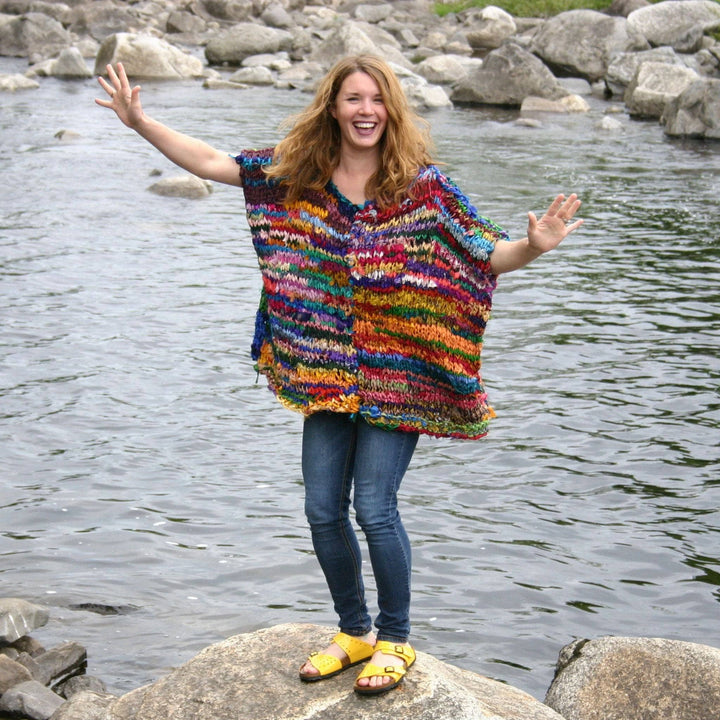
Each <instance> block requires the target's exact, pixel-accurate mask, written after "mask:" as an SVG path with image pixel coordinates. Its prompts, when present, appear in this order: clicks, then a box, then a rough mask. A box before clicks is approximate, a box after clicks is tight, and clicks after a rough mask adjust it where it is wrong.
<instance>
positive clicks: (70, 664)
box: [18, 642, 87, 685]
mask: <svg viewBox="0 0 720 720" xmlns="http://www.w3.org/2000/svg"><path fill="white" fill-rule="evenodd" d="M28 657H29V656H28ZM32 660H33V662H34V665H35V666H36V668H37V669H36V670H34V671H32V673H33V678H34V679H35V680H37V681H39V682H41V683H42V684H43V685H51V684H52V683H55V682H61V681H63V680H65V679H67V678H69V677H71V676H73V675H77V674H78V673H79V672H81V671H82V670H83V669H84V668H85V665H86V663H87V651H86V650H85V648H84V647H83V646H82V645H78V643H75V642H67V643H63V644H62V645H58V647H55V648H52V649H50V650H48V651H47V652H44V653H42V655H36V656H35V657H34V658H32ZM18 662H22V659H21V658H18Z"/></svg>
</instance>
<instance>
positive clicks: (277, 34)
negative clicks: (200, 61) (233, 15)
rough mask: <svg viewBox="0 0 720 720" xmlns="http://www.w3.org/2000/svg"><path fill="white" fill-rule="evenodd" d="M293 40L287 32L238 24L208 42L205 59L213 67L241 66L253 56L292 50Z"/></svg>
mask: <svg viewBox="0 0 720 720" xmlns="http://www.w3.org/2000/svg"><path fill="white" fill-rule="evenodd" d="M292 39H293V38H292V35H291V34H290V33H289V32H287V31H286V30H278V29H276V28H269V27H265V26H264V25H256V24H254V23H238V24H237V25H233V26H232V27H231V28H229V29H228V30H225V31H224V32H222V33H220V34H219V35H218V36H217V37H214V38H212V39H211V40H210V42H208V44H207V46H206V47H205V57H206V58H207V61H208V62H209V63H210V64H211V65H223V64H227V65H240V64H241V63H242V61H243V60H244V59H245V58H247V57H249V56H251V55H261V54H263V53H276V52H278V51H279V50H290V48H291V46H292Z"/></svg>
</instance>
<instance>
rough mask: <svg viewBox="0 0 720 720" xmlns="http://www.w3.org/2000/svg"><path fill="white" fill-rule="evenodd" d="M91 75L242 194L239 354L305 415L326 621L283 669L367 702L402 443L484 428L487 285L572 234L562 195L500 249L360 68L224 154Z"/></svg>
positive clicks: (401, 559)
mask: <svg viewBox="0 0 720 720" xmlns="http://www.w3.org/2000/svg"><path fill="white" fill-rule="evenodd" d="M108 77H109V82H108V81H106V80H104V79H101V80H100V84H101V86H102V87H103V89H104V90H105V91H106V92H107V94H108V96H109V98H110V99H109V100H98V101H97V102H98V104H100V105H102V106H103V107H107V108H111V109H113V110H114V111H115V112H116V113H117V115H118V116H119V118H120V119H121V120H122V122H123V123H125V124H126V125H128V126H129V127H132V128H134V129H135V130H136V131H137V132H138V133H139V134H140V135H141V136H142V137H144V138H145V139H147V140H148V141H149V142H151V143H152V144H153V145H154V146H155V147H157V148H158V149H159V150H160V151H161V152H163V153H164V154H165V155H166V156H167V157H168V158H170V159H171V160H172V161H173V162H175V163H177V164H178V165H180V166H181V167H183V168H185V169H187V170H189V171H190V172H193V173H195V174H198V175H200V176H202V177H204V178H208V179H212V180H216V181H218V182H223V183H227V184H229V185H241V186H242V187H243V192H244V195H245V202H246V211H247V217H248V224H249V227H250V230H251V233H252V237H253V244H254V248H255V251H256V253H257V256H258V261H259V266H260V270H261V273H262V279H263V291H262V296H261V300H260V307H259V310H258V313H257V317H256V324H255V338H254V341H253V348H252V351H253V352H252V354H253V359H254V360H255V361H256V362H257V367H258V369H259V371H260V372H262V373H263V374H264V375H265V376H266V378H267V380H268V383H269V386H270V388H271V389H272V391H273V392H274V393H275V395H276V396H277V398H278V400H279V401H280V402H281V403H282V404H283V405H284V406H286V407H288V408H290V409H292V410H295V411H298V412H301V413H302V414H303V415H304V416H305V421H304V430H303V442H302V471H303V480H304V484H305V513H306V516H307V519H308V522H309V524H310V529H311V535H312V541H313V547H314V549H315V553H316V555H317V558H318V560H319V562H320V565H321V567H322V570H323V572H324V575H325V578H326V580H327V583H328V587H329V590H330V594H331V595H332V599H333V603H334V607H335V610H336V612H337V614H338V616H339V627H340V632H339V633H338V634H336V635H335V637H334V638H333V640H332V642H331V643H330V645H329V646H328V648H327V649H326V650H324V651H323V652H322V653H316V654H314V655H312V656H311V657H310V658H309V659H308V661H307V662H306V663H305V664H304V665H303V666H302V667H301V668H300V672H299V675H300V678H301V679H302V680H304V681H306V682H313V681H318V680H322V679H325V678H327V677H331V676H333V675H336V674H337V673H338V672H341V671H343V670H344V669H345V668H347V667H350V666H351V665H355V664H358V663H360V662H363V661H365V660H370V662H369V663H368V664H367V665H366V667H365V668H364V669H363V670H362V672H361V673H360V674H359V676H358V678H357V680H356V682H355V686H354V689H355V691H356V692H357V693H359V694H373V695H374V694H379V693H384V692H386V691H388V690H390V689H392V688H394V687H396V686H397V685H399V684H400V683H401V682H402V680H403V678H404V676H405V674H406V672H407V671H408V669H409V668H410V666H411V665H412V664H413V663H414V662H415V652H414V650H413V649H412V647H411V646H410V644H409V642H408V638H409V634H410V580H411V552H410V541H409V539H408V536H407V534H406V532H405V529H404V526H403V523H402V521H401V518H400V515H399V512H398V502H397V493H398V489H399V487H400V484H401V482H402V479H403V477H404V475H405V472H406V470H407V468H408V465H409V463H410V461H411V458H412V456H413V453H414V450H415V446H416V444H417V441H418V437H419V435H420V434H421V433H422V434H427V435H436V436H441V437H458V438H466V439H475V438H480V437H483V436H484V435H485V434H486V433H487V426H488V423H489V421H490V419H491V418H492V417H493V416H494V413H493V411H492V408H491V407H490V406H489V404H488V401H487V396H486V394H485V390H484V387H483V383H482V379H481V376H480V366H481V360H480V353H481V349H482V338H483V334H484V331H485V326H486V323H487V321H488V319H489V316H490V308H491V304H492V294H493V291H494V289H495V285H496V275H497V274H498V273H500V272H509V271H511V270H514V269H516V268H519V267H522V266H523V265H525V264H527V263H528V262H530V261H531V260H533V259H534V258H536V257H538V256H539V255H541V254H542V253H545V252H548V251H549V250H552V249H553V248H555V247H556V246H557V245H558V244H559V243H560V242H561V241H562V240H563V239H564V238H565V237H566V236H567V235H568V234H569V233H570V232H572V231H573V230H574V229H576V228H577V227H579V226H580V224H581V222H582V221H580V220H578V221H574V220H573V218H574V215H575V213H576V212H577V210H578V208H579V206H580V202H579V200H578V199H577V197H576V196H575V195H571V196H570V197H569V198H567V199H566V198H565V197H564V196H563V195H559V196H558V197H557V198H556V199H555V200H554V202H553V203H552V204H551V205H550V207H549V209H548V210H547V212H546V213H545V215H544V216H543V217H542V218H541V219H540V220H538V219H537V218H536V217H535V215H534V214H532V213H529V214H528V237H526V238H524V239H523V240H520V241H518V242H510V241H509V238H508V237H507V235H506V233H504V232H503V231H502V230H501V229H500V228H499V227H498V226H497V225H495V224H494V223H492V222H491V221H489V220H487V219H486V218H484V217H482V216H481V215H480V214H479V213H478V212H477V210H476V209H475V208H474V207H473V206H472V205H471V204H470V202H469V200H468V198H467V197H466V196H465V195H464V194H463V193H462V191H461V190H460V189H459V188H458V187H457V185H456V184H455V183H454V182H453V181H452V180H451V179H450V178H449V177H447V176H446V175H444V174H443V173H441V172H440V170H439V169H438V168H437V167H436V166H435V165H433V164H432V162H431V158H430V151H429V140H428V139H427V136H426V135H425V134H424V133H423V132H422V131H421V130H420V129H419V121H418V119H417V118H416V116H415V115H414V114H413V113H412V112H411V111H410V109H409V107H408V104H407V100H406V98H405V96H404V94H403V92H402V89H401V87H400V84H399V82H398V80H397V78H396V77H395V75H394V73H393V72H392V70H391V69H390V67H389V66H388V65H387V64H386V63H385V62H384V61H382V60H380V59H379V58H373V57H369V56H358V57H351V58H347V59H345V60H343V61H341V62H339V63H338V64H337V65H336V66H335V67H334V68H333V69H331V71H330V72H329V73H328V75H327V76H326V77H325V79H324V80H323V81H322V82H321V84H320V87H319V89H318V91H317V93H316V96H315V98H314V100H313V102H312V103H311V104H310V106H309V107H308V108H307V109H306V110H305V111H304V112H303V113H301V114H300V115H299V116H298V117H297V118H295V120H294V124H293V125H292V128H291V130H290V132H289V133H288V135H287V136H286V137H285V138H284V139H283V140H282V141H281V142H280V143H279V144H278V145H277V146H276V147H275V148H266V149H264V150H245V151H243V152H241V153H240V154H238V155H237V156H236V157H234V158H232V157H231V158H228V156H227V155H226V154H224V153H222V152H220V151H218V150H216V149H215V148H213V147H211V146H210V145H208V144H206V143H204V142H202V141H200V140H196V139H194V138H191V137H189V136H187V135H183V134H181V133H178V132H176V131H174V130H172V129H170V128H168V127H166V126H164V125H162V124H161V123H158V122H157V121H154V120H152V119H151V118H149V117H147V116H146V115H145V113H144V112H143V110H142V107H141V105H140V89H139V88H138V87H135V88H131V87H130V83H129V81H128V78H127V76H126V74H125V71H124V69H123V68H122V66H121V65H119V66H118V68H117V71H116V70H115V69H114V68H112V67H108ZM351 493H352V494H353V495H352V501H353V505H354V508H355V511H356V519H357V522H358V524H359V525H360V527H361V528H362V530H363V532H364V534H365V537H366V539H367V543H368V549H369V553H370V559H371V565H372V571H373V575H374V580H375V585H376V588H377V596H378V597H377V604H378V607H379V614H378V616H377V617H376V619H375V627H376V629H377V633H375V632H373V623H372V620H371V618H370V615H369V612H368V607H367V603H366V597H365V589H364V581H363V576H362V564H363V563H362V554H361V551H360V547H359V544H358V540H357V537H356V534H355V531H354V529H353V526H352V524H351V522H350V513H349V510H350V502H351Z"/></svg>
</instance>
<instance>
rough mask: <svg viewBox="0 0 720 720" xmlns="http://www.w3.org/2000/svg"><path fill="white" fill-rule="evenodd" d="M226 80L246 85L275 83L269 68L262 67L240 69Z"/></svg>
mask: <svg viewBox="0 0 720 720" xmlns="http://www.w3.org/2000/svg"><path fill="white" fill-rule="evenodd" d="M228 80H229V81H230V82H234V83H243V84H246V85H272V84H273V83H274V82H275V78H274V76H273V74H272V71H271V70H270V68H267V67H263V66H257V67H243V68H240V69H239V70H237V71H235V72H234V73H233V74H232V75H231V76H230V77H229V78H228Z"/></svg>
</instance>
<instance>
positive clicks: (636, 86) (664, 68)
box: [625, 62, 698, 118]
mask: <svg viewBox="0 0 720 720" xmlns="http://www.w3.org/2000/svg"><path fill="white" fill-rule="evenodd" d="M697 77H698V74H697V73H696V72H695V71H694V70H690V68H686V67H685V66H684V65H670V64H667V63H655V62H645V63H642V65H640V67H638V69H637V72H636V73H635V77H634V78H633V79H632V81H631V82H630V85H628V87H627V90H626V91H625V105H626V107H627V109H628V111H629V112H630V114H631V115H634V116H637V117H645V118H660V117H661V116H662V114H663V110H664V109H665V105H666V103H667V102H669V101H670V100H672V99H673V98H675V97H677V96H678V95H680V93H681V92H682V91H683V90H685V88H687V87H688V86H689V85H690V84H691V83H692V82H693V80H695V79H697Z"/></svg>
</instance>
